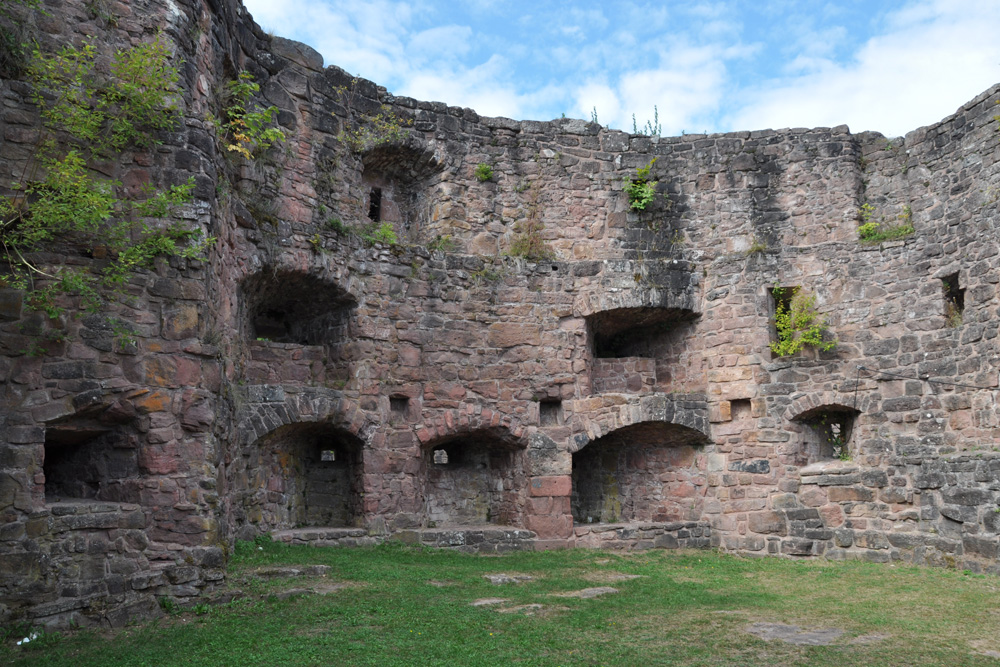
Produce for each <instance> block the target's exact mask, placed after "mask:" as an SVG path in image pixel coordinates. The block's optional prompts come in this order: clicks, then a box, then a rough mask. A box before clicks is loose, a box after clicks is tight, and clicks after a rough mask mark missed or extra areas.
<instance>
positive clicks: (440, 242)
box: [427, 234, 458, 252]
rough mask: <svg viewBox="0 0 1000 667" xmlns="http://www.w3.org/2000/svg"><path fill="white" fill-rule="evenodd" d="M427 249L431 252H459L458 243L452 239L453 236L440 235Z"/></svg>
mask: <svg viewBox="0 0 1000 667" xmlns="http://www.w3.org/2000/svg"><path fill="white" fill-rule="evenodd" d="M427 249H428V250H430V251H431V252H455V251H456V250H458V241H456V240H455V239H454V238H452V236H451V234H444V235H440V234H439V235H438V236H435V237H434V240H433V241H431V242H430V243H428V244H427Z"/></svg>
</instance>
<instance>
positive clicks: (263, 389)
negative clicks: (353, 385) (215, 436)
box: [235, 385, 378, 448]
mask: <svg viewBox="0 0 1000 667" xmlns="http://www.w3.org/2000/svg"><path fill="white" fill-rule="evenodd" d="M239 392H240V393H242V394H244V395H243V396H241V399H242V401H243V405H242V407H241V408H240V409H239V410H238V411H237V413H236V415H235V422H236V423H237V424H239V425H240V428H239V440H238V443H237V445H238V446H239V447H240V448H243V447H246V446H247V445H249V444H251V443H253V442H255V441H257V440H259V439H261V438H262V437H264V436H266V435H267V434H268V433H270V432H271V431H274V430H275V429H277V428H279V427H281V426H287V425H289V424H295V423H300V422H324V423H328V424H331V425H333V426H336V427H337V428H340V429H342V430H344V431H346V432H347V433H350V434H351V435H353V436H355V437H357V438H358V439H360V440H361V441H362V442H364V443H365V444H366V445H367V444H370V443H371V441H372V438H373V437H374V435H375V432H376V430H377V428H378V424H377V423H376V422H375V421H373V420H372V419H371V418H369V417H368V416H367V415H366V414H365V413H364V412H362V411H361V407H360V406H359V405H358V402H357V401H355V400H353V399H351V398H348V397H346V396H343V395H342V394H341V393H340V392H337V391H334V390H332V389H322V388H310V389H306V390H304V391H301V392H298V393H294V394H291V393H287V392H286V391H285V390H284V389H283V388H282V387H280V386H272V385H256V386H249V387H242V388H240V389H239Z"/></svg>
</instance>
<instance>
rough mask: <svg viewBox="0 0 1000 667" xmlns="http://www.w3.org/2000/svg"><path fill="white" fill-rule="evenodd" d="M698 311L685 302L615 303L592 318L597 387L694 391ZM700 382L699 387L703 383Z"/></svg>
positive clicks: (597, 390) (606, 389)
mask: <svg viewBox="0 0 1000 667" xmlns="http://www.w3.org/2000/svg"><path fill="white" fill-rule="evenodd" d="M697 320H698V314H697V313H695V312H694V311H691V310H687V309H684V308H657V307H650V306H643V307H637V308H616V309H613V310H605V311H601V312H597V313H594V314H593V315H590V316H589V317H588V318H587V330H588V332H589V334H590V341H591V351H592V355H593V363H592V369H591V380H592V383H593V387H594V392H595V393H604V392H633V393H634V392H640V391H662V392H669V391H676V390H679V389H682V390H684V391H690V390H691V389H692V387H691V383H692V381H694V382H695V384H699V385H700V384H701V383H702V379H701V378H700V377H699V378H694V377H691V376H690V374H691V373H692V370H694V371H695V372H697V369H692V368H691V364H690V363H682V358H683V356H684V354H685V352H687V351H688V350H689V349H690V347H691V343H692V339H693V335H694V332H695V327H696V324H697ZM698 388H700V387H698Z"/></svg>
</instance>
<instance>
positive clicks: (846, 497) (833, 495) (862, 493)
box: [826, 486, 875, 503]
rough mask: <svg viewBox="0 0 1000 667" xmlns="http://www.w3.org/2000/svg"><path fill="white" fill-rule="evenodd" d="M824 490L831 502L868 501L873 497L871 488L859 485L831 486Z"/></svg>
mask: <svg viewBox="0 0 1000 667" xmlns="http://www.w3.org/2000/svg"><path fill="white" fill-rule="evenodd" d="M826 492H827V495H828V496H829V498H830V502H831V503H843V502H869V501H871V500H872V499H874V497H875V493H874V492H873V491H872V490H871V489H866V488H864V487H860V486H831V487H828V488H827V491H826Z"/></svg>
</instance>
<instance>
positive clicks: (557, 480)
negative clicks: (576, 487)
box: [528, 475, 573, 496]
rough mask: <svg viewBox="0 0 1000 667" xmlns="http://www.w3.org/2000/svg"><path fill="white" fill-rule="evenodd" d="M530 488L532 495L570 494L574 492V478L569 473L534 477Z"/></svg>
mask: <svg viewBox="0 0 1000 667" xmlns="http://www.w3.org/2000/svg"><path fill="white" fill-rule="evenodd" d="M528 490H529V491H528V493H529V495H532V496H569V495H570V494H571V493H572V492H573V478H572V477H570V476H569V475H553V476H545V477H532V478H531V481H530V482H529V483H528Z"/></svg>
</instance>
